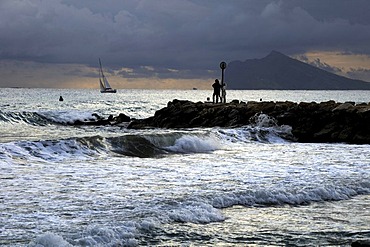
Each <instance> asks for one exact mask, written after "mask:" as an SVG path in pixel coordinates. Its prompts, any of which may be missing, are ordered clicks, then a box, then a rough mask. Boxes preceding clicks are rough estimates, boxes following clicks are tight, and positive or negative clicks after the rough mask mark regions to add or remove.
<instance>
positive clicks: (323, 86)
mask: <svg viewBox="0 0 370 247" xmlns="http://www.w3.org/2000/svg"><path fill="white" fill-rule="evenodd" d="M225 79H226V82H228V88H229V89H283V90H284V89H296V90H309V89H311V90H340V89H342V90H346V89H352V90H355V89H358V90H370V82H365V81H361V80H353V79H349V78H346V77H343V76H339V75H336V74H333V73H330V72H328V71H325V70H322V69H319V68H317V67H314V66H312V65H309V64H306V63H303V62H301V61H298V60H296V59H293V58H290V57H288V56H286V55H284V54H282V53H280V52H277V51H272V52H271V53H270V54H269V55H268V56H267V57H264V58H261V59H248V60H246V61H245V62H240V61H233V62H230V63H229V65H228V67H227V69H226V71H225Z"/></svg>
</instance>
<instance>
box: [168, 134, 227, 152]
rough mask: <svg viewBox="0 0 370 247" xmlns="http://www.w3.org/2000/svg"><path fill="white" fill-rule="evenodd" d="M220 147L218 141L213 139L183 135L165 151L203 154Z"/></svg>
mask: <svg viewBox="0 0 370 247" xmlns="http://www.w3.org/2000/svg"><path fill="white" fill-rule="evenodd" d="M220 147H221V146H220V141H219V140H218V139H217V138H215V137H198V136H191V135H185V136H182V137H180V138H179V139H177V140H176V141H175V144H174V145H173V146H169V147H166V148H165V149H167V150H169V151H172V152H179V153H205V152H212V151H215V150H217V149H220Z"/></svg>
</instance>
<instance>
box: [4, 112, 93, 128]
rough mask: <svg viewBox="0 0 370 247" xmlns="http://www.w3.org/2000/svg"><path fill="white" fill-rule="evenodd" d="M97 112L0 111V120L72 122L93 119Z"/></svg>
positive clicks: (39, 124) (43, 122)
mask: <svg viewBox="0 0 370 247" xmlns="http://www.w3.org/2000/svg"><path fill="white" fill-rule="evenodd" d="M97 116H98V115H97V114H96V113H91V112H81V111H71V110H68V111H38V112H28V111H22V112H4V111H0V122H5V123H12V124H16V123H26V124H30V125H36V126H45V125H49V124H72V123H74V122H75V121H77V120H80V121H94V120H97Z"/></svg>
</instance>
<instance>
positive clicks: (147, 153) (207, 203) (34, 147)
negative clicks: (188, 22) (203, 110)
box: [0, 89, 370, 246]
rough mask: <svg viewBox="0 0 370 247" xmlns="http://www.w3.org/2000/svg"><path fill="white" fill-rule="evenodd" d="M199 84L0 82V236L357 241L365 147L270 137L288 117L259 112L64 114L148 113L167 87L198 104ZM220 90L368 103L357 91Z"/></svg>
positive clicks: (368, 202) (159, 241)
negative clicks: (137, 125)
mask: <svg viewBox="0 0 370 247" xmlns="http://www.w3.org/2000/svg"><path fill="white" fill-rule="evenodd" d="M210 93H211V92H210V91H202V90H197V91H150V90H129V91H123V92H119V93H117V94H114V95H107V94H100V93H98V92H97V91H94V90H76V91H72V90H51V89H40V90H38V89H0V95H1V96H2V97H1V102H0V105H1V106H2V107H1V110H0V126H1V129H0V170H1V172H0V181H1V187H2V189H1V191H0V245H2V246H51V245H56V246H141V245H146V246H148V245H149V246H169V245H172V246H245V245H252V246H253V245H257V246H265V245H294V246H310V245H312V246H317V245H350V244H351V242H353V241H360V240H362V241H370V229H369V227H368V225H369V222H370V216H369V214H368V212H367V211H368V210H367V209H368V208H370V207H369V206H370V196H369V195H370V179H369V178H370V168H369V164H370V154H369V151H370V146H369V145H348V144H343V143H335V144H312V143H291V142H289V141H287V140H285V139H284V135H285V134H287V133H289V131H290V128H289V126H278V125H277V126H272V127H271V126H267V125H264V123H265V121H262V120H261V121H260V122H257V123H256V124H255V125H253V126H244V127H242V128H236V129H228V128H209V129H208V128H205V129H202V128H201V129H180V130H159V129H148V130H127V129H126V128H125V127H117V126H115V127H92V126H89V127H86V126H85V127H84V126H80V127H73V126H67V125H66V123H68V122H71V121H74V120H76V119H80V120H83V119H88V118H91V117H92V113H98V114H100V115H102V116H108V115H110V114H113V115H117V114H118V113H121V112H123V113H125V114H127V115H129V116H131V117H135V118H143V117H148V116H152V115H153V114H154V112H155V111H156V110H158V109H160V108H162V107H164V106H165V105H166V104H167V102H168V101H171V100H172V99H174V98H178V99H189V100H192V101H202V100H204V99H205V98H206V97H207V95H209V94H210ZM59 95H63V97H64V100H65V101H63V102H59V101H58V98H59ZM228 95H230V99H233V98H237V99H241V100H244V101H248V99H249V100H256V101H258V100H259V98H261V97H263V98H264V99H266V100H272V101H285V100H290V101H296V102H300V101H308V102H310V101H317V102H320V101H326V100H330V99H334V100H336V101H340V102H344V101H355V102H369V101H370V95H369V94H368V92H366V91H357V92H353V91H348V92H346V91H229V92H228ZM283 98H286V99H284V100H283ZM266 117H267V116H262V117H261V118H260V119H266Z"/></svg>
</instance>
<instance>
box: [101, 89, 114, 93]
mask: <svg viewBox="0 0 370 247" xmlns="http://www.w3.org/2000/svg"><path fill="white" fill-rule="evenodd" d="M100 92H101V93H117V90H116V89H105V90H100Z"/></svg>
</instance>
